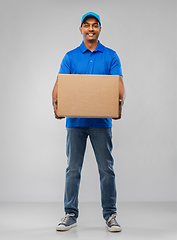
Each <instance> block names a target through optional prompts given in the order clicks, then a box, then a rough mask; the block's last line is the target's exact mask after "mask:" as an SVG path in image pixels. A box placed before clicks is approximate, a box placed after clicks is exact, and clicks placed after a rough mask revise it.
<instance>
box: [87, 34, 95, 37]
mask: <svg viewBox="0 0 177 240" xmlns="http://www.w3.org/2000/svg"><path fill="white" fill-rule="evenodd" d="M87 35H89V36H90V37H92V36H93V35H95V33H87Z"/></svg>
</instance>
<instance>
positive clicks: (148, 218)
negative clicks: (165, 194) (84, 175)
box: [0, 203, 177, 240]
mask: <svg viewBox="0 0 177 240" xmlns="http://www.w3.org/2000/svg"><path fill="white" fill-rule="evenodd" d="M118 208H119V214H118V217H117V220H118V222H119V223H120V224H121V225H122V229H123V230H122V232H120V233H110V232H108V231H107V229H106V228H105V222H104V220H103V219H102V212H101V207H100V204H99V203H80V205H79V209H80V216H79V218H78V226H77V227H75V228H73V229H71V230H70V231H67V232H57V231H55V227H56V225H57V223H58V222H59V221H60V219H61V218H62V217H63V204H62V203H0V239H1V240H11V239H13V240H15V239H18V240H21V239H23V240H28V239H33V240H40V239H43V240H47V239H48V240H53V239H64V240H65V239H66V240H67V239H73V240H75V239H82V240H85V239H92V240H94V239H97V240H99V239H101V240H103V239H118V238H119V239H121V240H128V239H131V240H135V239H136V240H138V239H141V240H144V239H147V240H150V239H153V240H156V239H161V240H164V239H167V240H173V239H175V240H176V239H177V214H176V209H177V203H119V204H118Z"/></svg>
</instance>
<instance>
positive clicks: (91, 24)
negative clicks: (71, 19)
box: [79, 17, 101, 42]
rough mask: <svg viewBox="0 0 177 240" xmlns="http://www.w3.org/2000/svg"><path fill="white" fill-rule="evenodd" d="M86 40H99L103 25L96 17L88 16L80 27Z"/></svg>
mask: <svg viewBox="0 0 177 240" xmlns="http://www.w3.org/2000/svg"><path fill="white" fill-rule="evenodd" d="M79 29H80V32H81V34H82V35H83V40H84V41H86V42H97V41H98V37H99V35H100V32H101V27H100V24H99V22H98V21H97V19H96V18H92V17H91V18H87V19H86V20H85V21H84V22H83V24H82V26H81V27H80V28H79Z"/></svg>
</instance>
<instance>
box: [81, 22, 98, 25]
mask: <svg viewBox="0 0 177 240" xmlns="http://www.w3.org/2000/svg"><path fill="white" fill-rule="evenodd" d="M83 23H84V24H90V23H88V22H83ZM94 24H99V22H96V23H93V24H92V25H94Z"/></svg>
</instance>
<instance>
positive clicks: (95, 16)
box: [81, 12, 101, 26]
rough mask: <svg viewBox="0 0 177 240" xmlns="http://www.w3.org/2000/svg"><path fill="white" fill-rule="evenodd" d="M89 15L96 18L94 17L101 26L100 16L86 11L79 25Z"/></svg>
mask: <svg viewBox="0 0 177 240" xmlns="http://www.w3.org/2000/svg"><path fill="white" fill-rule="evenodd" d="M89 17H94V18H96V19H97V20H98V22H99V23H100V26H101V20H100V16H99V15H98V14H96V13H94V12H88V13H86V14H84V15H83V16H82V19H81V26H82V24H83V22H84V20H85V19H86V18H89Z"/></svg>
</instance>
